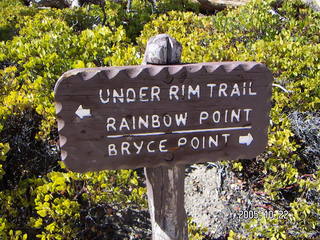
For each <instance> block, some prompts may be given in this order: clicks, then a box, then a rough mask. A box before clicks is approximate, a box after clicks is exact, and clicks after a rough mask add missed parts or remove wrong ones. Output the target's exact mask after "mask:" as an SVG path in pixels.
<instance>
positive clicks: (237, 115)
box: [230, 109, 241, 122]
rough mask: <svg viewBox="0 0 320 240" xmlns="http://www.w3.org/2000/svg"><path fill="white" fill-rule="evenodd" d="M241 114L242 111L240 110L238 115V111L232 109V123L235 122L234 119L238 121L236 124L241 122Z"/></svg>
mask: <svg viewBox="0 0 320 240" xmlns="http://www.w3.org/2000/svg"><path fill="white" fill-rule="evenodd" d="M240 112H241V110H240V109H238V112H237V113H236V111H235V110H234V109H232V111H231V120H230V121H231V122H234V119H236V122H240Z"/></svg>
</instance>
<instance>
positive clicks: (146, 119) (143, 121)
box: [138, 115, 149, 129]
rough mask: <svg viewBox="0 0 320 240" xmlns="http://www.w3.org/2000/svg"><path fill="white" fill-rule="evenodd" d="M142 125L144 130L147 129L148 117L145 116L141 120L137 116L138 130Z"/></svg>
mask: <svg viewBox="0 0 320 240" xmlns="http://www.w3.org/2000/svg"><path fill="white" fill-rule="evenodd" d="M142 125H143V126H144V127H145V128H148V127H149V115H146V116H145V119H143V117H141V116H139V121H138V126H139V129H141V128H142Z"/></svg>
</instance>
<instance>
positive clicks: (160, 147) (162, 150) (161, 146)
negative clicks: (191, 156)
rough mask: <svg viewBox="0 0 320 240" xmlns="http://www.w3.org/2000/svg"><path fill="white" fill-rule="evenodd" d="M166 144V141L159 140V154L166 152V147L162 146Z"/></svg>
mask: <svg viewBox="0 0 320 240" xmlns="http://www.w3.org/2000/svg"><path fill="white" fill-rule="evenodd" d="M166 142H167V139H164V140H161V141H160V143H159V150H160V152H168V150H167V149H165V148H166V146H165V145H164V144H165V143H166Z"/></svg>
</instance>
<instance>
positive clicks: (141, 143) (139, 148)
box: [133, 141, 143, 154]
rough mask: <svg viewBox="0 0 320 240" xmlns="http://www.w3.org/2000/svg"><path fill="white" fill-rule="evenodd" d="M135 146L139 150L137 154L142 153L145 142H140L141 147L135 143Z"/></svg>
mask: <svg viewBox="0 0 320 240" xmlns="http://www.w3.org/2000/svg"><path fill="white" fill-rule="evenodd" d="M133 145H134V146H135V147H136V149H137V152H136V153H137V154H139V153H140V151H141V149H142V146H143V141H141V142H140V145H138V144H137V143H136V142H133Z"/></svg>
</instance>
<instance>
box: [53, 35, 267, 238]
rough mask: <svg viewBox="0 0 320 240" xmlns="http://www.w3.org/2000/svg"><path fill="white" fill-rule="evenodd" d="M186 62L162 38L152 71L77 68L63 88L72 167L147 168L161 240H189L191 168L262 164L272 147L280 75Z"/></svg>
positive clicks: (63, 141)
mask: <svg viewBox="0 0 320 240" xmlns="http://www.w3.org/2000/svg"><path fill="white" fill-rule="evenodd" d="M180 56H181V45H180V44H179V43H178V42H177V41H176V40H174V39H172V38H170V37H169V36H168V35H157V36H156V37H154V38H152V39H150V40H149V42H148V46H147V50H146V53H145V59H144V62H145V63H146V64H147V65H140V66H125V67H102V68H86V69H74V70H71V71H68V72H66V73H64V74H63V75H62V77H61V78H60V79H59V80H58V82H57V84H56V86H55V101H56V112H57V118H58V130H59V137H60V147H61V156H62V160H63V161H64V162H65V164H66V166H67V168H68V169H70V170H72V171H76V172H86V171H99V170H104V169H134V168H139V167H145V174H146V178H147V188H148V189H147V190H148V201H149V207H150V213H151V220H152V229H153V240H159V239H160V240H181V239H182V240H184V239H187V238H188V237H187V223H186V214H185V210H184V203H183V201H184V170H185V167H184V166H185V164H194V163H201V162H208V161H211V162H212V161H220V160H234V159H244V158H254V157H256V156H257V155H258V154H260V153H261V152H263V151H264V149H265V146H266V144H267V129H268V125H269V111H270V105H271V104H270V99H271V88H272V80H273V77H272V74H271V72H270V71H269V70H268V69H267V68H266V67H265V66H264V65H263V64H260V63H255V62H219V63H197V64H179V63H180ZM151 64H152V65H151Z"/></svg>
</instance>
